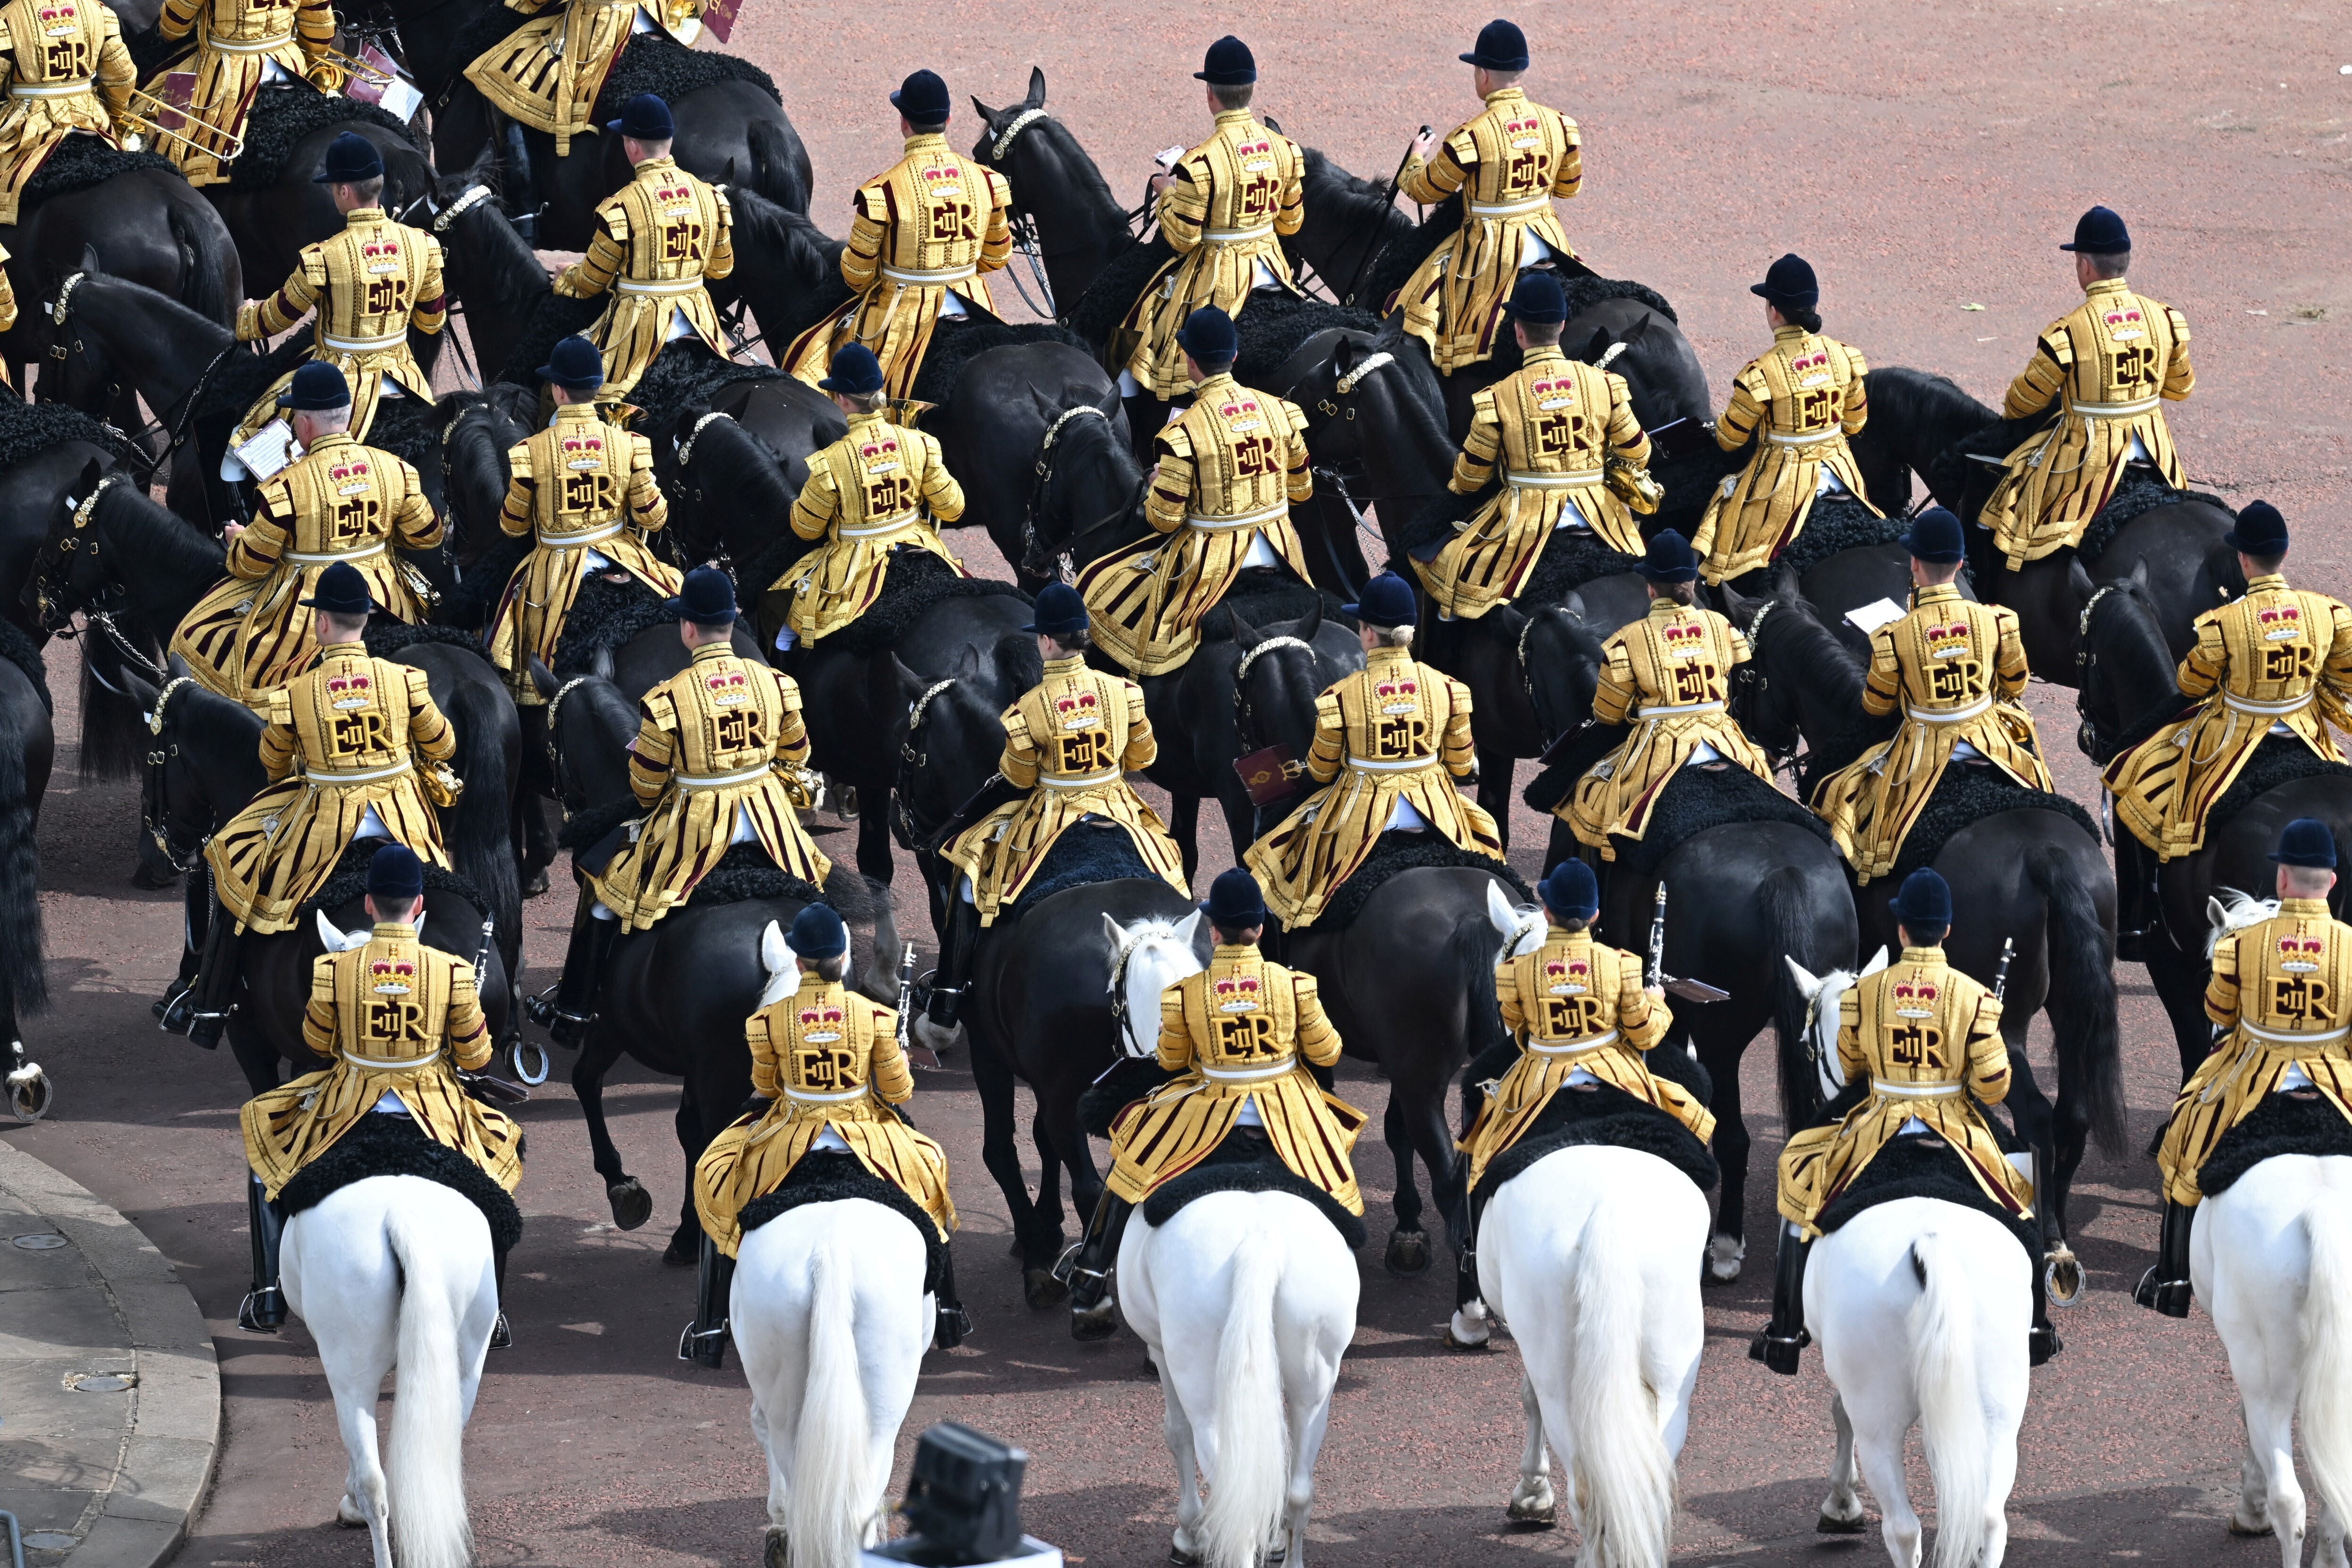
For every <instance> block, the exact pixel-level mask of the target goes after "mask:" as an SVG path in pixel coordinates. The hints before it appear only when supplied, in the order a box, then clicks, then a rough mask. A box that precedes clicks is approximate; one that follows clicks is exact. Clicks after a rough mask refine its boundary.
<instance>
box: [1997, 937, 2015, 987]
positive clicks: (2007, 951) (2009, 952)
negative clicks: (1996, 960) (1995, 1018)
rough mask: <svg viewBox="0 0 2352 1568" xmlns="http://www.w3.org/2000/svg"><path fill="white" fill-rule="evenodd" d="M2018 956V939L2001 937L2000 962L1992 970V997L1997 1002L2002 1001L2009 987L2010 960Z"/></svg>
mask: <svg viewBox="0 0 2352 1568" xmlns="http://www.w3.org/2000/svg"><path fill="white" fill-rule="evenodd" d="M2016 956H2017V939H2016V938H2015V937H2013V936H2005V937H2003V938H2001V939H2000V965H1999V966H1998V967H1996V968H1995V969H1994V970H1993V972H1992V999H1993V1000H1994V1001H1996V1002H1998V1001H2000V1000H2001V998H2002V994H2003V993H2004V992H2006V991H2008V989H2009V961H2010V960H2011V959H2012V958H2014V957H2016Z"/></svg>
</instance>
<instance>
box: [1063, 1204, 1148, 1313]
mask: <svg viewBox="0 0 2352 1568" xmlns="http://www.w3.org/2000/svg"><path fill="white" fill-rule="evenodd" d="M1134 1212H1135V1205H1133V1204H1131V1203H1129V1202H1128V1201H1127V1200H1126V1199H1124V1198H1122V1197H1119V1196H1118V1195H1117V1194H1114V1193H1113V1192H1112V1191H1111V1190H1110V1189H1109V1188H1108V1187H1105V1188H1104V1189H1103V1195H1102V1199H1101V1201H1100V1202H1098V1203H1097V1204H1096V1205H1095V1217H1094V1222H1093V1223H1092V1224H1090V1225H1088V1226H1087V1239H1086V1240H1085V1241H1084V1242H1083V1243H1081V1244H1080V1245H1079V1247H1077V1248H1076V1251H1075V1253H1074V1254H1073V1255H1071V1256H1070V1257H1068V1258H1065V1259H1064V1260H1063V1264H1062V1265H1061V1266H1058V1267H1056V1268H1055V1274H1056V1275H1058V1276H1060V1277H1061V1278H1062V1279H1064V1280H1065V1281H1066V1283H1067V1284H1068V1285H1069V1287H1070V1337H1071V1338H1072V1339H1074V1340H1107V1339H1108V1338H1110V1337H1111V1335H1113V1334H1115V1333H1117V1332H1118V1301H1117V1300H1114V1299H1113V1298H1112V1296H1111V1292H1110V1273H1111V1267H1112V1265H1113V1264H1115V1263H1116V1262H1118V1240H1119V1237H1122V1236H1125V1235H1126V1234H1127V1216H1128V1215H1131V1214H1133V1213H1134Z"/></svg>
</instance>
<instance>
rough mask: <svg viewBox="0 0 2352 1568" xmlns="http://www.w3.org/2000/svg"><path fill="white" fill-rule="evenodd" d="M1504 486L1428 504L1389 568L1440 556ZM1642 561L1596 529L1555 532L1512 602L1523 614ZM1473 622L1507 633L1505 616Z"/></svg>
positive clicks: (1406, 572)
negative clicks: (1600, 536) (1610, 543)
mask: <svg viewBox="0 0 2352 1568" xmlns="http://www.w3.org/2000/svg"><path fill="white" fill-rule="evenodd" d="M1500 489H1501V486H1500V484H1499V483H1497V484H1489V485H1487V486H1486V487H1485V488H1483V489H1478V490H1475V491H1474V492H1472V493H1471V494H1469V495H1466V496H1458V495H1455V494H1454V492H1453V491H1451V490H1448V491H1446V492H1445V493H1444V494H1443V495H1441V496H1439V497H1437V499H1435V500H1432V501H1430V502H1429V503H1428V504H1427V505H1425V506H1423V508H1422V509H1421V510H1419V511H1417V512H1415V513H1414V514H1413V517H1412V521H1410V522H1408V523H1406V524H1405V525H1404V527H1403V529H1402V531H1400V532H1399V533H1398V535H1397V540H1396V548H1395V549H1393V550H1391V552H1390V554H1389V563H1388V569H1389V570H1390V571H1391V572H1394V573H1396V574H1399V575H1401V576H1404V577H1407V578H1410V577H1411V576H1412V565H1411V563H1412V562H1413V561H1433V560H1435V559H1436V558H1437V552H1439V551H1441V550H1443V549H1444V547H1445V543H1446V541H1448V540H1450V539H1452V538H1453V537H1454V531H1455V526H1456V525H1457V524H1460V523H1465V522H1468V521H1470V520H1471V518H1473V517H1475V515H1477V511H1478V509H1479V508H1480V507H1482V506H1485V505H1486V503H1487V502H1488V501H1490V500H1494V499H1495V496H1496V494H1497V493H1498V491H1499V490H1500ZM1639 564H1640V558H1639V557H1638V556H1633V555H1628V554H1626V553H1625V552H1623V551H1622V550H1612V549H1611V548H1610V547H1609V546H1608V545H1606V544H1604V543H1602V542H1601V541H1600V540H1599V539H1597V538H1595V537H1594V536H1593V535H1592V534H1590V533H1586V532H1583V531H1570V532H1561V531H1554V532H1553V533H1552V535H1551V536H1550V537H1549V539H1547V540H1545V541H1544V545H1543V552H1542V553H1541V554H1539V555H1538V556H1537V557H1536V563H1535V566H1534V568H1533V569H1532V570H1530V571H1529V572H1528V580H1527V582H1526V583H1525V584H1522V585H1521V586H1520V588H1519V591H1518V592H1517V594H1515V595H1512V596H1511V607H1512V608H1513V609H1515V610H1517V611H1518V612H1519V613H1520V614H1521V615H1532V614H1533V613H1534V612H1536V611H1537V610H1539V609H1541V608H1543V607H1544V606H1545V605H1557V604H1559V603H1560V602H1561V601H1563V600H1565V599H1566V598H1567V597H1568V596H1569V595H1570V594H1573V593H1575V592H1576V591H1577V590H1578V589H1579V588H1581V587H1583V586H1584V585H1585V584H1587V583H1591V582H1594V581H1597V580H1598V579H1600V578H1602V577H1614V576H1616V575H1617V574H1620V573H1622V572H1631V571H1632V570H1633V568H1634V567H1635V566H1637V565H1639ZM1470 624H1471V625H1472V626H1474V627H1475V628H1477V629H1479V630H1482V631H1486V632H1489V633H1491V634H1492V635H1495V636H1497V637H1500V636H1503V635H1505V634H1504V632H1503V621H1502V619H1501V618H1500V617H1497V616H1491V615H1489V616H1479V617H1478V618H1477V619H1476V620H1475V621H1473V622H1471V623H1470ZM1514 635H1516V634H1514Z"/></svg>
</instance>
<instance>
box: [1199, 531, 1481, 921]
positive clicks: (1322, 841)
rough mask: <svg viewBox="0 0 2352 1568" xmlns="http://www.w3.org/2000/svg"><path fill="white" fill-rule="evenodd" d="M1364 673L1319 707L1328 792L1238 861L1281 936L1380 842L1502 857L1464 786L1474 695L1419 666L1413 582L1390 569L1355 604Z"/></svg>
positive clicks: (1317, 907) (1333, 690)
mask: <svg viewBox="0 0 2352 1568" xmlns="http://www.w3.org/2000/svg"><path fill="white" fill-rule="evenodd" d="M1347 611H1348V613H1349V615H1351V616H1355V617H1356V619H1357V621H1358V623H1359V625H1360V631H1359V636H1360V637H1361V639H1362V642H1363V646H1364V668H1361V669H1360V670H1356V671H1352V672H1351V673H1349V674H1347V675H1343V676H1341V677H1340V678H1339V679H1338V680H1337V681H1336V682H1334V683H1333V684H1332V685H1331V687H1330V688H1329V689H1328V690H1326V691H1325V692H1324V693H1323V694H1322V695H1321V696H1320V697H1318V698H1317V699H1316V700H1315V740H1314V743H1313V746H1312V747H1311V748H1310V750H1309V751H1308V752H1307V777H1308V778H1310V779H1312V780H1313V781H1314V782H1315V783H1317V784H1320V785H1321V786H1322V787H1321V788H1320V789H1318V790H1317V791H1316V792H1315V793H1314V794H1313V795H1308V796H1307V799H1306V800H1305V801H1304V802H1302V803H1301V804H1300V805H1298V806H1297V809H1295V810H1294V811H1292V813H1291V814H1290V816H1288V818H1286V820H1285V821H1284V822H1283V823H1282V824H1281V826H1277V827H1276V828H1275V829H1274V830H1273V831H1272V832H1270V833H1268V834H1266V835H1265V837H1262V838H1260V839H1259V840H1258V841H1257V842H1256V843H1255V844H1253V845H1251V846H1250V847H1249V848H1248V850H1247V851H1246V852H1245V853H1244V855H1243V857H1242V861H1243V863H1244V865H1246V866H1247V867H1248V868H1250V869H1251V870H1252V871H1254V872H1255V873H1256V874H1257V876H1258V878H1259V879H1260V880H1261V881H1262V882H1263V884H1264V886H1265V903H1266V907H1267V908H1268V909H1270V910H1273V912H1274V915H1275V918H1276V920H1277V921H1281V923H1282V927H1283V929H1284V930H1285V931H1297V930H1298V929H1300V928H1301V927H1304V926H1309V925H1312V924H1314V923H1315V921H1316V920H1317V918H1318V916H1320V915H1321V914H1322V912H1323V909H1324V906H1325V905H1326V904H1328V903H1329V902H1330V900H1331V896H1332V895H1333V894H1334V893H1336V892H1338V891H1339V887H1340V884H1342V883H1344V882H1345V881H1346V880H1347V879H1349V877H1350V876H1351V875H1353V874H1354V873H1355V871H1356V869H1357V868H1358V867H1360V866H1361V865H1362V864H1363V863H1364V862H1365V861H1366V860H1367V859H1369V858H1370V857H1371V853H1372V849H1373V847H1374V846H1376V845H1377V844H1378V843H1379V841H1380V837H1381V834H1383V833H1391V832H1401V833H1430V834H1434V835H1435V836H1437V837H1441V838H1443V839H1444V840H1445V841H1446V842H1448V843H1450V844H1452V845H1454V847H1456V848H1460V849H1467V850H1471V851H1474V852H1475V853H1477V854H1481V855H1486V856H1491V857H1493V858H1496V859H1500V858H1502V854H1503V840H1502V835H1501V833H1500V832H1499V831H1498V830H1497V829H1496V826H1495V819H1494V818H1493V817H1491V816H1487V815H1486V808H1485V807H1483V806H1481V805H1479V804H1478V803H1477V802H1476V801H1475V800H1474V799H1472V798H1471V797H1470V796H1469V795H1465V794H1464V793H1462V788H1461V787H1459V786H1465V785H1468V784H1472V783H1474V782H1475V779H1476V776H1477V772H1478V755H1477V752H1476V750H1475V747H1474V746H1473V744H1472V742H1471V738H1470V689H1469V688H1468V687H1466V686H1464V685H1463V684H1462V683H1461V682H1460V681H1458V680H1456V679H1454V678H1453V677H1452V676H1450V675H1447V674H1446V673H1445V672H1444V671H1443V670H1441V669H1436V668H1433V667H1431V666H1429V665H1426V664H1422V663H1418V662H1416V661H1415V660H1414V658H1413V657H1412V628H1413V619H1414V614H1415V606H1414V605H1413V596H1412V585H1411V584H1408V583H1406V582H1405V580H1404V579H1403V578H1402V577H1399V576H1397V575H1396V574H1393V573H1389V572H1383V573H1381V574H1380V575H1379V576H1377V577H1375V578H1373V579H1372V580H1371V581H1370V582H1369V583H1367V584H1364V593H1363V597H1362V598H1361V599H1360V601H1359V602H1358V603H1356V604H1352V605H1348V606H1347Z"/></svg>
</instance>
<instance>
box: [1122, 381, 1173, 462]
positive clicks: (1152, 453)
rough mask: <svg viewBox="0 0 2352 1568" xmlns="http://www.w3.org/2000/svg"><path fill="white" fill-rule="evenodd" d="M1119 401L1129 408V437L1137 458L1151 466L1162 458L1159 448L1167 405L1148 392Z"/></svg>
mask: <svg viewBox="0 0 2352 1568" xmlns="http://www.w3.org/2000/svg"><path fill="white" fill-rule="evenodd" d="M1118 401H1119V404H1120V405H1121V406H1123V407H1124V408H1126V410H1127V437H1128V440H1129V444H1130V445H1131V446H1132V447H1133V448H1134V451H1135V460H1136V461H1137V462H1138V463H1139V464H1141V465H1142V466H1143V467H1144V468H1150V467H1151V465H1152V464H1154V463H1156V462H1158V461H1159V460H1160V459H1159V457H1158V455H1157V448H1158V446H1159V442H1160V430H1161V429H1162V428H1163V427H1164V426H1165V422H1166V420H1167V417H1168V407H1167V405H1165V404H1163V403H1161V402H1160V399H1158V398H1156V397H1154V396H1152V395H1150V393H1148V392H1146V393H1139V394H1138V395H1135V396H1133V397H1122V398H1120V399H1119V400H1118Z"/></svg>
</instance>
